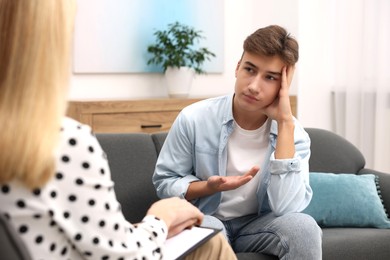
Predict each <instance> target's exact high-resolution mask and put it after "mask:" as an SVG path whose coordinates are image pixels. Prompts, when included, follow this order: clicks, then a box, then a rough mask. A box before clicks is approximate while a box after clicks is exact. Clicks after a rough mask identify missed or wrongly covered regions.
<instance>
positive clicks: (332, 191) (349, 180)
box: [303, 172, 390, 228]
mask: <svg viewBox="0 0 390 260" xmlns="http://www.w3.org/2000/svg"><path fill="white" fill-rule="evenodd" d="M310 185H311V187H312V189H313V198H312V201H311V202H310V204H309V206H308V207H307V208H306V209H305V210H304V211H303V212H304V213H307V214H309V215H311V216H312V217H313V218H314V219H315V220H316V221H317V223H318V224H319V225H320V226H321V227H376V228H390V220H389V219H388V217H387V214H386V211H385V209H384V207H383V204H382V201H381V198H380V195H378V190H377V189H378V187H377V181H376V176H375V175H373V174H365V175H356V174H334V173H318V172H311V173H310ZM378 185H379V184H378Z"/></svg>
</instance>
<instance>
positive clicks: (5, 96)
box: [0, 0, 75, 188]
mask: <svg viewBox="0 0 390 260" xmlns="http://www.w3.org/2000/svg"><path fill="white" fill-rule="evenodd" d="M74 15H75V2H74V1H73V0H0V149H1V155H0V183H5V182H8V181H11V180H13V179H18V180H20V181H21V182H22V183H24V184H25V185H26V186H28V187H30V188H36V187H40V186H42V185H44V184H45V183H46V182H47V181H48V180H49V179H50V178H51V177H52V176H53V174H54V169H55V161H54V151H55V148H56V146H57V144H58V139H59V132H60V124H61V120H62V117H63V116H64V114H65V109H66V98H67V92H68V88H67V85H68V78H69V72H70V70H69V68H70V67H69V65H70V45H71V39H72V34H73V20H74Z"/></svg>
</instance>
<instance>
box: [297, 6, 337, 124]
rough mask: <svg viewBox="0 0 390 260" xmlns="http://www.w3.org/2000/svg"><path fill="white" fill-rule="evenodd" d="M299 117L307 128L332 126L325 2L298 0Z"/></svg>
mask: <svg viewBox="0 0 390 260" xmlns="http://www.w3.org/2000/svg"><path fill="white" fill-rule="evenodd" d="M298 6H299V12H298V16H299V25H298V27H299V36H300V38H299V44H300V61H299V70H298V77H299V87H298V118H299V121H300V122H301V123H302V124H303V125H304V126H306V127H318V128H323V129H328V130H331V129H332V116H331V87H332V82H333V78H331V75H332V73H331V65H330V64H331V60H330V57H332V55H330V53H331V52H332V50H331V49H330V48H331V46H332V44H331V42H330V41H331V40H332V39H331V37H329V35H327V34H326V32H329V30H328V29H327V26H329V23H331V22H332V20H331V18H330V17H325V15H324V14H326V13H327V12H325V8H329V7H327V6H329V5H327V4H326V1H318V0H314V1H306V0H299V1H298Z"/></svg>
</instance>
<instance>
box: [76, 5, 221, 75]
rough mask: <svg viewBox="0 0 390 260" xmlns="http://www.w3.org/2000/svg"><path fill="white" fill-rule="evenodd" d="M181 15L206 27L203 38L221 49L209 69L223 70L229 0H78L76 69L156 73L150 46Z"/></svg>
mask: <svg viewBox="0 0 390 260" xmlns="http://www.w3.org/2000/svg"><path fill="white" fill-rule="evenodd" d="M175 21H179V22H180V23H183V24H186V25H188V26H192V27H194V28H195V29H196V30H200V31H202V34H203V36H205V39H203V40H202V41H201V42H199V45H200V46H202V47H206V48H208V49H209V50H210V51H212V52H214V53H215V54H216V57H215V58H213V59H212V60H211V61H206V62H205V63H204V66H203V68H204V70H205V71H206V72H207V73H222V72H223V63H224V1H223V0H213V1H208V0H115V1H111V0H78V8H77V15H76V23H75V39H74V57H73V62H74V63H73V72H74V73H153V72H162V69H161V68H159V67H157V66H150V65H147V60H148V58H149V56H148V55H150V54H148V53H147V46H148V45H149V44H152V43H153V40H154V35H153V33H154V32H155V31H156V30H162V29H165V28H166V27H167V25H168V24H170V23H173V22H175Z"/></svg>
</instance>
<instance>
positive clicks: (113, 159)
mask: <svg viewBox="0 0 390 260" xmlns="http://www.w3.org/2000/svg"><path fill="white" fill-rule="evenodd" d="M96 136H97V138H98V140H99V143H100V145H101V146H102V148H103V150H104V151H105V152H106V154H107V157H108V161H109V165H110V170H111V175H112V179H113V181H114V183H115V186H114V189H115V193H116V196H117V199H118V201H119V202H120V203H121V206H122V212H123V214H124V215H125V217H126V219H127V220H129V221H130V222H132V223H137V222H139V221H141V220H142V218H143V217H144V216H145V214H146V211H147V210H148V209H149V207H150V206H151V204H152V203H153V202H155V201H157V200H158V197H157V195H156V190H155V188H154V186H153V183H152V175H153V172H154V167H155V165H156V160H157V153H156V148H155V146H154V143H153V140H152V138H151V136H150V135H149V134H144V133H123V134H102V133H100V134H96Z"/></svg>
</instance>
